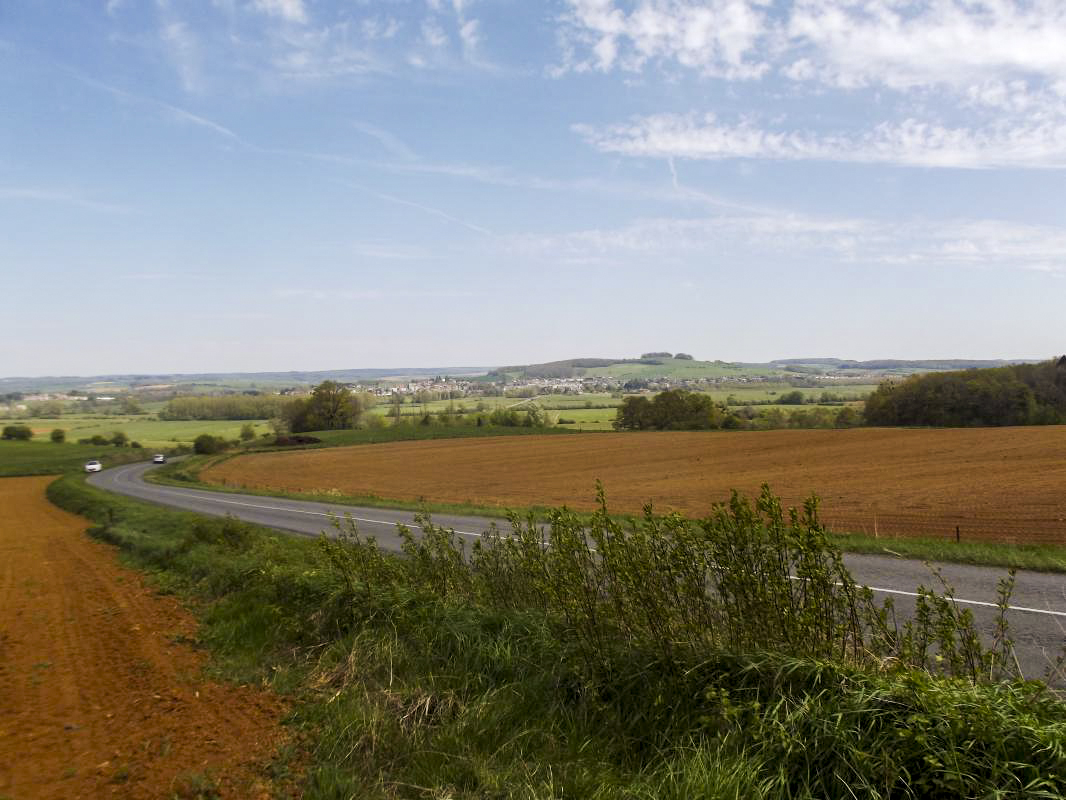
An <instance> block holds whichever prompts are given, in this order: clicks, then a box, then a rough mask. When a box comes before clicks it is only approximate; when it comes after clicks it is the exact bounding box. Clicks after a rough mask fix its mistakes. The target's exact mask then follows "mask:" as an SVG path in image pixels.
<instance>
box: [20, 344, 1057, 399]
mask: <svg viewBox="0 0 1066 800" xmlns="http://www.w3.org/2000/svg"><path fill="white" fill-rule="evenodd" d="M679 356H680V357H679ZM1033 363H1037V360H1034V359H1014V360H979V359H918V360H903V359H878V360H873V361H854V360H849V359H842V358H781V359H776V360H774V361H768V362H765V363H752V362H727V361H699V360H697V359H694V358H692V357H691V356H689V355H687V354H686V353H676V354H673V355H671V354H669V353H666V352H662V353H658V352H649V353H644V354H643V355H642V356H641V357H639V358H568V359H563V360H560V361H548V362H544V363H541V364H517V365H512V366H506V367H392V368H388V369H379V368H374V369H335V370H292V371H288V372H203V373H152V374H147V373H144V374H142V373H135V374H134V373H127V374H111V375H90V376H85V375H80V376H47V377H9V378H0V394H4V393H7V392H41V391H51V392H65V391H68V390H72V389H78V390H90V391H97V392H100V391H107V390H108V389H114V390H118V389H123V388H131V387H132V388H137V387H147V386H159V385H167V386H169V385H174V386H176V387H180V388H181V389H183V390H186V391H190V390H195V389H196V388H199V389H206V390H207V391H213V390H217V389H250V388H256V389H266V390H274V389H280V388H285V387H290V386H311V385H314V384H316V383H321V382H322V381H324V380H334V381H339V382H341V383H358V382H370V381H382V380H404V379H412V380H417V379H425V378H431V377H433V376H435V375H447V376H452V377H465V378H475V379H480V380H485V381H493V380H497V381H498V380H516V379H517V380H522V379H538V378H539V379H551V378H577V377H590V378H592V377H604V378H605V377H611V378H614V379H618V380H623V381H628V380H657V379H663V378H669V379H674V380H685V379H690V380H696V379H701V378H702V379H707V378H719V379H724V380H730V379H734V378H735V379H738V380H741V379H744V378H752V377H763V378H765V377H774V376H779V377H780V378H781V379H782V381H795V380H798V379H806V378H811V379H814V378H818V377H819V376H822V375H826V374H835V375H838V376H841V377H845V378H854V379H858V378H870V382H871V383H876V382H877V381H878V380H880V379H881V378H883V377H889V376H892V377H895V376H906V375H911V374H915V373H923V372H942V371H950V370H961V369H974V368H988V367H1000V366H1008V365H1012V364H1033Z"/></svg>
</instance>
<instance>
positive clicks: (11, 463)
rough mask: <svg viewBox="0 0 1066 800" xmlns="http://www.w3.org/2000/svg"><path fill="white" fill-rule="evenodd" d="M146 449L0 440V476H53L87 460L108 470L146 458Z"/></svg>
mask: <svg viewBox="0 0 1066 800" xmlns="http://www.w3.org/2000/svg"><path fill="white" fill-rule="evenodd" d="M148 455H149V454H146V453H145V452H144V451H143V450H132V449H130V448H117V447H111V446H110V445H88V444H54V443H52V442H50V441H47V440H46V439H42V440H41V441H37V442H34V441H29V442H8V441H0V476H2V477H8V476H11V475H53V474H57V473H60V472H69V471H71V470H80V469H81V468H82V467H83V466H84V465H85V462H86V461H90V460H92V459H94V458H95V459H98V460H99V461H102V462H103V464H104V466H105V467H112V466H114V465H116V464H123V463H126V462H127V461H138V460H141V459H145V458H147V457H148Z"/></svg>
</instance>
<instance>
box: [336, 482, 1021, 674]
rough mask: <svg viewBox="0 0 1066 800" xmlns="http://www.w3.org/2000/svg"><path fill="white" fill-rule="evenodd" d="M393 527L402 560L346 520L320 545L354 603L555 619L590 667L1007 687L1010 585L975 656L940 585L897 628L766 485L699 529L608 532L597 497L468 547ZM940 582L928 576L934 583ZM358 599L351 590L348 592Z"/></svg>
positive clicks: (608, 518) (722, 508)
mask: <svg viewBox="0 0 1066 800" xmlns="http://www.w3.org/2000/svg"><path fill="white" fill-rule="evenodd" d="M419 520H420V525H421V531H420V534H419V535H417V536H416V535H414V533H413V532H412V531H411V530H409V529H407V528H405V527H401V528H400V529H399V536H401V537H402V539H403V551H404V553H405V555H406V556H407V558H405V559H400V560H397V559H394V558H392V557H391V556H389V555H388V554H386V553H385V552H383V551H382V550H381V549H380V548H379V547H378V545H377V542H376V541H375V540H374V539H372V538H364V537H362V536H361V534H360V533H359V530H358V527H357V526H356V525H355V523H354V522H353V521H352V520H351V518H348V519H347V520H344V521H341V520H337V521H335V527H336V528H337V530H338V534H339V535H338V536H337V537H336V538H335V539H329V538H323V539H322V541H321V547H322V548H323V551H324V552H325V553H326V555H327V557H328V558H329V559H330V561H331V563H332V564H333V566H334V568H335V569H336V571H337V573H338V574H339V575H340V576H342V579H343V580H344V582H345V585H346V586H347V587H348V590H349V592H350V593H351V596H352V597H353V598H355V597H356V596H357V595H360V594H362V596H363V597H364V598H365V596H367V595H370V594H376V593H380V592H382V591H385V590H389V589H394V588H396V587H399V586H407V587H415V588H417V589H418V590H420V591H425V592H428V593H430V594H432V595H434V596H435V598H436V599H438V600H440V601H444V602H450V601H456V600H458V601H461V602H473V603H477V604H479V605H483V606H485V607H488V608H492V609H493V610H496V611H530V610H533V611H536V612H537V613H540V614H544V615H547V616H549V617H551V618H552V619H555V620H558V622H559V624H560V625H562V626H563V628H564V629H565V630H566V631H567V635H568V636H569V637H570V638H571V639H572V640H573V642H574V643H575V644H576V646H577V647H578V649H579V652H580V653H581V655H582V657H583V658H584V659H585V661H586V662H587V663H588V664H589V666H590V667H593V666H594V665H595V666H597V668H598V667H603V668H608V667H609V664H610V662H611V658H612V652H613V651H614V650H617V649H619V648H622V649H632V648H641V649H645V650H648V651H649V652H654V653H656V654H657V655H658V656H659V657H661V658H662V659H663V662H664V663H667V664H668V663H671V662H673V661H676V660H681V661H687V660H689V658H690V657H691V656H692V655H693V654H699V653H703V652H707V651H709V650H727V651H730V652H776V653H782V654H785V655H788V656H791V657H799V658H812V659H826V660H831V661H834V662H837V663H846V664H851V665H856V666H861V667H874V668H877V669H881V670H887V669H904V668H919V669H923V670H925V671H928V672H931V673H940V674H944V675H948V676H952V677H965V678H966V679H967V680H968V681H970V682H971V683H978V682H981V681H998V680H1002V679H1004V678H1010V677H1018V676H1017V675H1016V674H1015V671H1014V666H1015V660H1014V658H1013V651H1012V647H1013V642H1012V640H1011V638H1010V635H1009V631H1008V627H1007V622H1006V610H1007V607H1008V605H1009V599H1010V593H1011V590H1012V588H1013V572H1011V573H1009V574H1008V577H1007V578H1005V579H1004V580H1003V581H1002V582H1001V584H1000V593H999V608H1000V612H999V615H998V618H997V631H996V636H995V637H994V638H993V640H992V641H991V642H989V643H983V642H982V641H981V638H980V636H979V635H978V632H977V630H976V627H975V625H974V619H973V615H972V613H971V612H970V611H969V610H968V609H960V608H959V607H958V605H957V604H955V603H954V602H953V594H952V590H951V588H950V587H949V586H947V585H946V584H943V582H942V581H941V583H942V585H941V587H940V589H941V591H940V592H938V591H936V590H934V589H933V588H924V587H923V588H921V589H920V590H919V597H918V598H917V603H916V613H915V614H914V615H913V616H911V617H909V618H907V619H903V620H900V619H898V618H897V617H896V614H895V610H894V607H893V603H892V600H891V598H889V599H887V600H885V601H884V603H883V604H882V605H877V604H876V603H875V602H874V600H873V595H872V593H871V592H870V590H869V589H867V588H865V587H860V586H858V585H857V584H856V583H855V581H854V579H853V578H852V577H851V574H850V573H849V572H848V570H847V568H846V567H845V565H844V562H843V557H842V553H841V551H840V550H839V549H838V548H837V547H836V546H835V545H834V544H833V543H832V542H831V541H830V539H829V538H828V536H827V533H826V530H825V529H824V527H823V526H822V524H821V522H820V521H819V518H818V501H817V498H815V497H811V498H810V499H809V500H808V501H807V502H806V504H805V505H804V507H803V509H800V510H797V509H789V510H788V511H787V512H786V511H785V510H784V509H783V508H782V506H781V503H780V501H779V500H778V498H777V497H776V496H775V495H774V494H773V492H772V491H771V490H770V489H769V487H767V486H764V487H763V490H762V494H761V495H760V496H759V498H758V499H757V500H756V501H754V502H751V501H749V500H748V499H746V498H744V497H742V496H741V495H739V494H736V493H734V494H733V496H732V499H731V500H730V501H729V502H728V503H724V504H718V505H716V506H715V507H714V508H713V510H712V512H711V514H710V515H709V516H707V517H706V518H703V519H699V520H691V519H688V518H685V517H683V516H681V515H679V514H671V515H668V516H665V517H660V516H656V515H654V514H653V513H652V510H651V508H650V507H647V508H646V509H645V513H644V516H643V517H642V518H640V519H635V520H630V521H628V522H622V521H619V520H618V519H617V518H615V517H612V515H611V514H610V513H609V511H608V507H607V503H606V499H605V496H604V493H603V489H602V487H600V489H599V508H598V510H597V511H596V512H595V513H593V514H592V515H591V516H589V515H580V516H579V515H577V514H575V513H573V512H571V511H569V510H567V509H566V508H561V509H554V510H551V511H549V512H548V515H547V523H546V524H544V523H540V522H538V521H537V520H536V519H535V518H533V517H532V516H530V517H526V518H522V517H519V516H518V515H512V516H511V519H510V523H511V529H512V530H511V532H510V533H504V532H502V531H501V530H500V529H499V528H498V527H496V526H493V527H492V528H491V529H490V530H489V531H488V532H487V533H486V534H485V535H484V536H483V537H482V539H481V540H480V541H477V542H475V543H474V544H473V545H472V546H470V547H468V546H467V544H466V541H465V540H464V539H463V537H462V536H459V535H457V534H456V533H455V532H454V531H451V530H448V529H445V528H442V527H440V526H437V525H434V524H433V522H432V520H431V519H429V518H428V517H421V518H419ZM933 575H934V577H935V578H937V580H940V579H939V574H938V573H935V572H934V573H933ZM357 587H360V588H357Z"/></svg>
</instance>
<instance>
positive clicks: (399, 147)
mask: <svg viewBox="0 0 1066 800" xmlns="http://www.w3.org/2000/svg"><path fill="white" fill-rule="evenodd" d="M352 127H353V128H355V129H356V130H357V131H359V132H360V133H363V134H366V135H367V136H369V137H371V138H372V139H376V140H377V142H378V143H379V144H380V145H381V146H382V147H384V148H385V149H386V150H387V151H388V152H389V154H390V155H391V156H393V157H395V158H399V159H403V160H404V161H413V160H414V159H416V158H417V156H416V155H415V152H414V151H413V150H412V149H411V148H410V147H408V146H407V145H406V144H405V143H404V142H403V140H401V139H400V137H398V136H396V135H395V134H393V133H389V132H388V131H387V130H385V129H383V128H379V127H378V126H377V125H371V124H370V123H369V122H360V121H356V122H353V123H352Z"/></svg>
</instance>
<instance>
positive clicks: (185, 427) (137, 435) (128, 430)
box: [0, 414, 270, 448]
mask: <svg viewBox="0 0 1066 800" xmlns="http://www.w3.org/2000/svg"><path fill="white" fill-rule="evenodd" d="M250 422H251V424H252V425H253V426H254V427H255V430H256V433H257V434H259V433H267V432H269V431H270V426H269V425H268V424H267V423H266V422H265V421H264V420H251V421H250ZM245 424H246V422H245V421H240V420H237V421H231V420H218V421H215V420H209V421H200V420H189V421H169V420H160V419H156V418H155V417H152V416H149V415H141V414H133V415H115V416H110V415H107V416H103V415H86V414H71V415H64V416H62V417H57V418H55V419H45V418H40V417H31V418H29V419H0V426H3V425H29V426H30V427H31V428H32V429H33V432H34V435H35V436H36V437H39V438H41V439H47V438H48V434H50V433H51V432H52V431H53V430H54V429H55V428H62V429H63V430H65V431H66V432H67V441H68V442H76V441H77V440H78V439H87V438H90V437H92V436H94V435H100V436H107V437H110V436H111V434H112V433H114V432H115V431H123V432H124V433H125V434H126V435H127V436H129V438H130V440H131V441H136V442H140V443H141V444H142V445H144V446H145V447H146V448H164V447H168V446H173V445H175V444H190V443H191V442H192V441H193V440H194V439H195V438H196V437H197V436H199V435H200V434H201V433H210V434H211V435H213V436H222V437H223V438H226V439H236V438H237V436H238V434H239V433H240V431H241V426H243V425H245Z"/></svg>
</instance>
